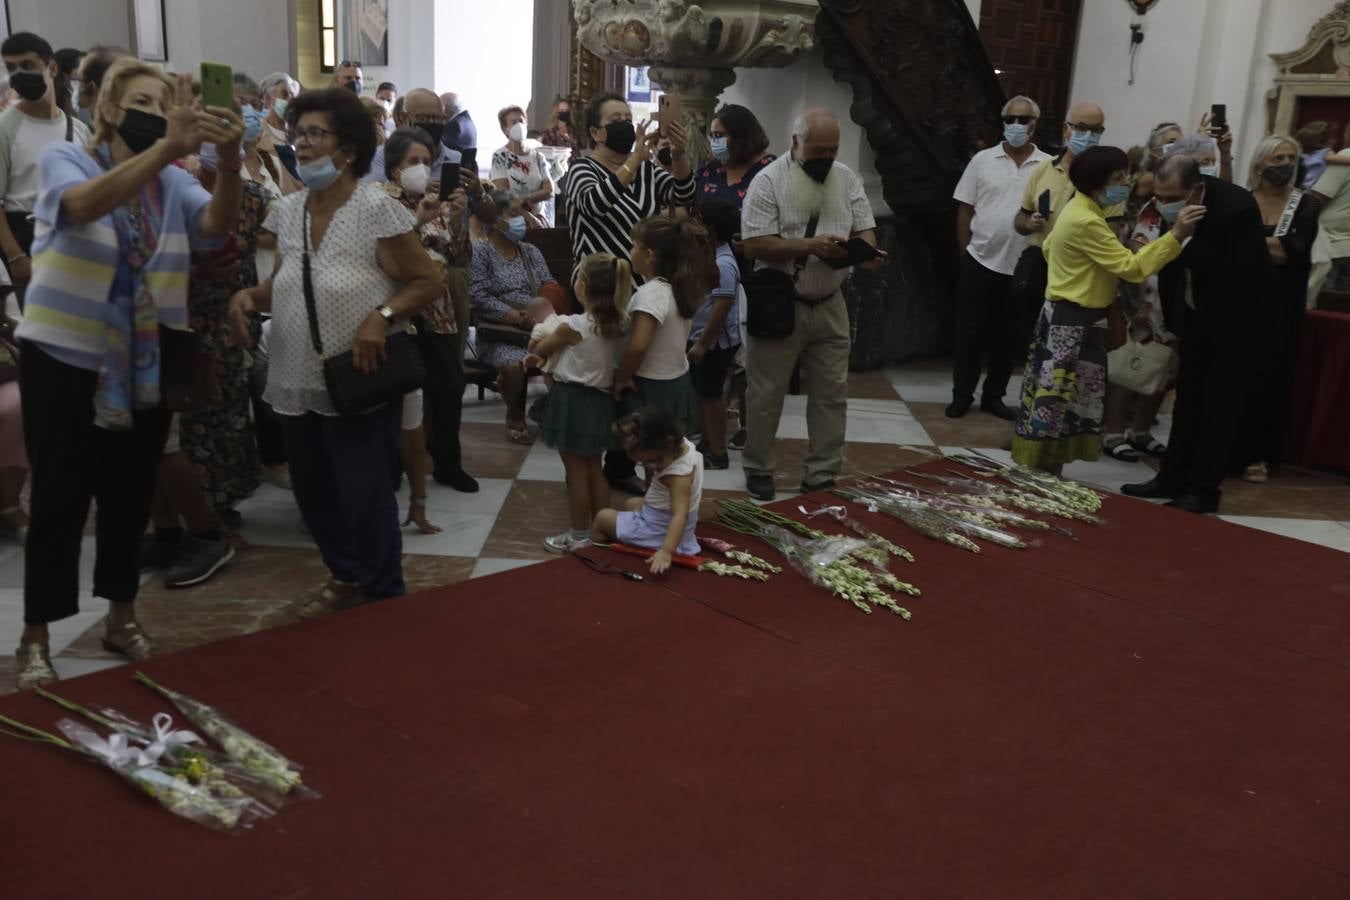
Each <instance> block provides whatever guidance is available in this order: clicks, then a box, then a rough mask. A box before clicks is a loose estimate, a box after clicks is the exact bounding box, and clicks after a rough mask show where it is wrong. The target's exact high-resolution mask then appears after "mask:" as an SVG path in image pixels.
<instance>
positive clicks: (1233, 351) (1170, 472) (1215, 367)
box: [1158, 309, 1251, 499]
mask: <svg viewBox="0 0 1350 900" xmlns="http://www.w3.org/2000/svg"><path fill="white" fill-rule="evenodd" d="M1232 315H1233V317H1234V318H1235V319H1239V318H1240V317H1241V314H1239V313H1237V312H1234V313H1233V314H1232ZM1183 328H1184V332H1183V333H1184V335H1185V338H1184V339H1183V341H1182V345H1181V371H1180V374H1179V375H1178V376H1177V402H1176V409H1175V410H1174V411H1173V414H1172V433H1171V436H1170V437H1169V438H1168V440H1167V455H1166V456H1165V457H1163V463H1162V469H1161V470H1160V471H1159V473H1158V478H1159V479H1160V480H1161V481H1162V482H1163V483H1164V484H1167V485H1168V486H1170V487H1172V488H1174V489H1176V490H1182V491H1194V492H1196V493H1198V494H1201V495H1202V496H1205V497H1207V498H1210V499H1217V498H1218V496H1219V493H1220V492H1219V485H1221V484H1222V483H1223V479H1224V475H1225V474H1226V473H1227V471H1228V469H1229V460H1230V458H1231V455H1232V453H1233V451H1234V447H1235V444H1236V441H1237V439H1238V429H1239V425H1240V423H1241V419H1242V408H1243V404H1244V403H1247V402H1249V401H1250V400H1251V397H1250V392H1249V391H1248V387H1249V383H1248V379H1247V378H1246V377H1245V375H1244V373H1245V372H1246V371H1247V369H1248V368H1249V367H1250V360H1249V359H1245V358H1244V357H1245V356H1246V354H1245V348H1246V346H1247V345H1248V343H1249V340H1248V338H1247V337H1246V336H1245V335H1243V334H1242V327H1241V325H1240V324H1230V323H1229V322H1225V321H1216V320H1215V319H1214V317H1209V318H1208V319H1207V318H1206V317H1202V316H1200V315H1198V314H1197V313H1196V312H1194V311H1193V310H1190V309H1187V310H1186V312H1185V317H1184V324H1183Z"/></svg>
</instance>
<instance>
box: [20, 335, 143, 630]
mask: <svg viewBox="0 0 1350 900" xmlns="http://www.w3.org/2000/svg"><path fill="white" fill-rule="evenodd" d="M21 353H22V356H23V364H22V366H21V367H20V370H19V388H20V390H21V391H22V396H23V400H22V402H23V430H24V446H25V447H26V448H27V450H28V460H29V465H30V466H31V473H32V474H31V477H32V491H33V495H32V513H31V515H30V516H29V524H28V541H27V543H26V547H25V550H24V578H23V618H24V621H25V622H27V623H28V624H30V625H44V624H46V623H48V622H55V621H57V620H59V619H65V618H68V617H70V616H73V615H75V613H77V612H79V597H80V574H79V573H80V539H81V537H82V536H83V535H84V524H85V522H86V521H87V520H88V518H89V501H90V500H94V499H96V500H97V501H98V511H97V515H96V518H95V520H94V521H95V524H94V542H95V547H96V551H95V552H96V554H97V556H96V559H95V562H94V595H95V596H98V597H102V598H103V599H105V600H112V601H114V602H116V603H127V602H130V601H132V600H135V599H136V592H137V590H138V589H139V587H140V547H141V536H142V535H143V534H145V527H146V525H147V524H148V523H149V521H150V499H151V496H152V495H153V493H154V488H155V473H156V471H157V470H158V469H159V461H160V459H161V458H162V457H163V455H164V441H165V439H166V438H167V437H168V435H169V418H170V414H169V411H168V410H167V409H165V408H164V407H163V406H160V407H157V408H155V409H149V410H144V411H140V412H137V413H136V414H135V415H134V416H133V419H132V422H133V424H132V428H131V429H130V430H129V431H109V430H107V429H105V428H99V427H98V426H96V425H95V424H94V390H95V388H96V387H97V385H98V373H97V372H91V371H89V370H87V369H80V368H77V367H75V366H71V365H67V364H66V363H63V362H61V361H59V360H57V359H55V358H53V357H52V356H50V355H48V354H47V353H46V352H44V351H43V350H42V349H41V348H40V347H39V346H38V345H37V344H34V343H32V342H30V341H23V342H22V348H21Z"/></svg>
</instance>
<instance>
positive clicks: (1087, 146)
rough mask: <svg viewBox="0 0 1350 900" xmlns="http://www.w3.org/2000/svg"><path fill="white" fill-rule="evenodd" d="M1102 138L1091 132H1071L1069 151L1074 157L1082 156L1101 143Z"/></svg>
mask: <svg viewBox="0 0 1350 900" xmlns="http://www.w3.org/2000/svg"><path fill="white" fill-rule="evenodd" d="M1101 139H1102V136H1101V135H1100V134H1095V133H1093V132H1091V131H1074V130H1072V129H1070V131H1069V150H1070V151H1071V152H1072V153H1073V155H1074V156H1082V155H1083V154H1084V153H1086V152H1088V151H1089V150H1091V149H1092V148H1093V147H1095V146H1097V144H1098V143H1100V142H1101Z"/></svg>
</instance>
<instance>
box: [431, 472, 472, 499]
mask: <svg viewBox="0 0 1350 900" xmlns="http://www.w3.org/2000/svg"><path fill="white" fill-rule="evenodd" d="M431 480H432V481H434V482H436V483H437V484H443V485H445V486H446V487H448V488H453V489H455V490H457V491H459V492H460V493H461V494H476V493H477V492H478V482H477V481H476V480H475V479H474V477H473V476H472V475H470V474H469V473H468V472H465V471H464V470H463V469H461V468H458V467H456V468H454V469H451V470H450V471H449V472H433V473H431Z"/></svg>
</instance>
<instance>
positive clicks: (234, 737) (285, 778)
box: [136, 672, 319, 800]
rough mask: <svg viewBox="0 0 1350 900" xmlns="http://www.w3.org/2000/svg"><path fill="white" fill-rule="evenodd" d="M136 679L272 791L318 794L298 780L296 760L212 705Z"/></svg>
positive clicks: (293, 795)
mask: <svg viewBox="0 0 1350 900" xmlns="http://www.w3.org/2000/svg"><path fill="white" fill-rule="evenodd" d="M136 680H137V681H139V682H141V683H142V684H144V685H145V686H146V687H149V688H150V689H151V690H154V691H157V692H158V693H160V694H161V695H163V696H164V697H165V699H167V700H168V701H169V702H171V703H172V704H173V705H174V706H176V707H178V710H179V712H181V713H182V714H183V715H184V716H185V717H186V718H187V720H188V721H189V722H191V723H192V724H193V725H194V726H195V727H197V728H199V729H201V730H202V731H203V732H204V733H205V734H206V736H207V737H209V738H211V740H213V741H215V742H216V743H217V744H219V745H220V747H221V749H222V750H224V751H225V754H226V755H227V756H229V758H230V759H232V760H234V762H235V763H237V764H238V765H240V766H242V767H243V768H245V769H247V770H248V771H249V772H250V773H251V774H252V776H253V777H254V778H256V779H258V780H259V781H260V782H262V783H263V784H264V785H266V788H267V790H268V791H270V792H272V793H273V794H274V795H276V796H279V797H286V798H289V799H293V800H294V799H312V798H317V797H318V796H319V795H318V793H317V792H315V791H314V790H313V789H312V788H310V787H308V786H307V785H305V783H304V782H303V781H302V780H301V777H300V772H301V767H300V766H299V765H298V764H297V763H294V762H292V761H291V760H289V759H287V758H286V757H285V756H283V755H282V754H281V753H280V752H279V751H278V750H276V748H274V747H272V746H271V745H269V744H267V743H266V742H264V741H262V740H259V739H258V738H256V737H254V736H253V735H252V734H250V733H249V732H247V731H245V730H244V729H242V728H240V727H239V726H238V725H236V724H234V723H233V722H231V721H230V720H229V719H228V718H226V717H225V715H224V714H223V713H221V712H220V711H219V710H218V709H216V708H215V707H213V706H211V705H209V704H206V703H203V702H201V701H200V700H196V699H194V698H192V697H189V696H188V695H186V694H180V693H179V692H178V691H175V690H171V689H169V688H166V687H163V686H162V685H159V684H156V683H155V682H154V681H151V680H150V679H149V678H148V677H146V676H145V675H144V674H142V673H140V672H137V673H136Z"/></svg>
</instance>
